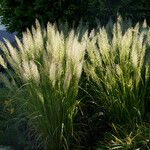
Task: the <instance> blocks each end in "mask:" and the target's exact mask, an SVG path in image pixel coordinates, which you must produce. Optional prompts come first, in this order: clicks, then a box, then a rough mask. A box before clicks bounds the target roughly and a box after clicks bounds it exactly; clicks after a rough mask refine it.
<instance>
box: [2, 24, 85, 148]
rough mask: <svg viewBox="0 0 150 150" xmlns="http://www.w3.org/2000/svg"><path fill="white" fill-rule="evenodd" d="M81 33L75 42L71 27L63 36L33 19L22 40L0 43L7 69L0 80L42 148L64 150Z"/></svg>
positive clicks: (73, 107) (71, 114) (70, 131)
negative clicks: (30, 27) (14, 45)
mask: <svg viewBox="0 0 150 150" xmlns="http://www.w3.org/2000/svg"><path fill="white" fill-rule="evenodd" d="M80 36H81V35H80ZM82 37H83V38H81V37H80V42H79V40H78V38H79V36H78V35H75V32H74V31H70V32H69V33H68V36H67V37H65V36H64V35H63V33H61V32H59V31H58V30H57V29H56V28H55V26H54V25H51V24H50V23H48V25H47V29H41V26H40V24H39V23H38V21H36V27H32V31H31V32H30V31H29V30H27V31H26V32H25V33H23V38H22V41H20V40H19V39H18V38H17V37H16V43H17V48H14V47H13V46H12V45H11V44H10V43H9V42H8V41H7V40H5V42H6V45H4V44H2V43H1V49H2V51H3V53H4V57H6V58H5V59H4V57H2V56H0V64H1V65H2V66H3V67H4V68H5V70H6V73H7V76H4V75H3V74H0V79H1V82H3V83H4V84H5V86H6V87H7V88H8V89H9V90H10V91H14V96H13V97H12V98H14V100H15V101H16V103H17V104H18V106H19V108H20V111H21V113H23V115H24V116H25V117H26V118H27V120H28V122H29V125H30V127H31V129H30V130H33V131H34V133H36V139H37V141H38V140H39V141H40V139H42V141H43V143H42V144H44V147H45V149H49V150H59V149H62V148H65V149H69V146H70V143H71V139H72V137H73V117H74V115H75V113H76V106H77V104H78V101H77V100H76V96H77V93H78V82H79V79H80V76H81V71H82V65H83V60H84V53H85V46H86V43H85V40H84V39H85V38H86V33H85V34H84V35H83V36H82ZM5 60H6V61H8V64H9V66H10V68H11V69H8V67H7V63H6V61H5Z"/></svg>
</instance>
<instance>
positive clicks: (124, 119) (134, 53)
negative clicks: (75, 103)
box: [84, 18, 150, 125]
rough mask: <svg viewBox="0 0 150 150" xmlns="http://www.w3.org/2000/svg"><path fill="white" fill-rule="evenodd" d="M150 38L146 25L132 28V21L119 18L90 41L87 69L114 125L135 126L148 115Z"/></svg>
mask: <svg viewBox="0 0 150 150" xmlns="http://www.w3.org/2000/svg"><path fill="white" fill-rule="evenodd" d="M149 35H150V29H149V27H148V26H147V25H146V23H145V22H144V24H143V26H141V27H140V25H139V24H137V25H136V26H135V27H131V25H130V22H123V21H122V20H121V19H120V18H118V21H117V22H116V23H115V24H114V25H112V22H110V23H109V24H108V25H107V26H106V28H104V27H101V28H100V29H99V32H97V33H94V32H92V33H91V35H90V38H89V39H88V42H87V53H88V59H87V60H86V63H85V67H84V70H85V72H86V74H87V77H88V79H89V80H90V81H91V86H92V89H93V90H94V92H96V99H97V102H98V103H100V104H102V105H104V106H105V107H106V108H107V112H108V116H110V117H111V119H112V120H113V121H114V122H117V123H121V124H124V123H131V125H133V123H136V122H137V121H141V119H142V118H143V116H144V114H145V107H146V106H145V104H146V99H145V98H146V94H147V93H148V92H149V90H150V88H149V86H148V83H149V76H150V69H149V68H150V63H149V62H150V61H149V55H148V54H150V51H149V50H150V49H149V45H150V36H149ZM94 97H95V96H94Z"/></svg>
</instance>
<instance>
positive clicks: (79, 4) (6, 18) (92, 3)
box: [0, 0, 150, 32]
mask: <svg viewBox="0 0 150 150" xmlns="http://www.w3.org/2000/svg"><path fill="white" fill-rule="evenodd" d="M0 4H1V7H0V15H2V16H3V19H2V22H3V23H4V24H5V25H6V26H7V28H8V30H9V31H19V32H22V31H24V30H25V29H26V27H30V26H31V24H33V23H34V21H35V18H38V19H39V20H40V21H41V22H42V23H43V24H46V23H47V22H48V21H50V22H56V21H58V20H61V21H65V20H67V21H68V22H69V23H70V24H71V23H72V22H75V23H78V22H79V20H80V19H81V18H82V20H83V21H85V22H86V21H88V22H89V24H90V26H91V27H94V26H95V25H96V21H95V18H98V19H100V21H101V22H102V23H105V22H107V21H108V18H109V17H112V18H114V17H115V16H116V14H117V13H120V14H121V15H122V16H123V17H130V18H131V19H132V20H133V22H137V21H143V19H144V18H146V19H147V20H148V23H149V24H150V1H148V0H138V1H137V0H0Z"/></svg>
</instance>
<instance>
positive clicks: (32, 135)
mask: <svg viewBox="0 0 150 150" xmlns="http://www.w3.org/2000/svg"><path fill="white" fill-rule="evenodd" d="M59 27H60V28H61V27H62V28H61V29H60V30H59V29H58V28H57V27H56V26H55V25H52V24H50V23H48V24H47V28H46V29H43V28H41V26H40V24H39V23H38V21H36V26H35V27H34V26H33V27H32V31H29V30H28V29H27V31H26V32H24V33H23V37H22V39H21V40H20V39H19V38H17V37H16V47H13V46H12V45H11V44H10V42H9V41H7V40H5V44H4V43H1V44H0V47H1V49H2V54H1V55H0V64H1V66H3V68H4V70H5V71H4V72H1V73H0V82H1V85H2V88H1V93H2V90H3V89H5V93H6V90H7V94H6V96H5V99H6V100H5V99H3V96H2V94H1V95H0V99H3V101H4V103H5V102H10V101H11V104H10V108H9V110H10V114H11V113H12V114H13V113H14V112H15V117H14V118H13V120H17V122H19V123H20V122H22V121H25V122H26V124H27V127H26V128H27V132H28V135H27V136H28V138H29V139H30V140H31V141H34V142H33V144H34V148H35V149H40V148H41V149H45V150H60V149H67V150H68V149H72V147H71V146H72V143H74V142H73V141H74V140H76V141H78V139H77V137H78V136H75V135H76V134H77V133H75V130H74V128H73V127H74V117H75V115H76V113H78V108H81V107H78V106H79V102H80V101H79V100H77V95H78V96H79V97H81V98H82V96H83V97H84V98H83V99H85V101H86V100H87V101H89V100H88V99H86V98H85V97H90V98H91V99H92V101H91V102H85V105H86V104H87V103H88V104H90V103H91V104H92V103H93V104H96V106H102V107H104V110H105V115H106V116H107V118H108V119H109V120H108V122H112V123H114V124H119V125H121V126H122V125H124V126H126V127H127V128H128V129H131V128H132V127H133V128H136V127H137V124H141V123H142V121H143V119H144V116H148V114H149V113H148V112H149V109H148V107H149V104H150V94H149V90H150V78H149V77H150V61H149V59H150V55H149V54H150V28H149V27H148V26H147V25H146V22H144V23H143V25H140V24H137V25H136V26H134V27H132V24H131V21H130V20H126V21H125V20H122V19H121V18H118V21H117V22H116V23H114V24H113V22H112V21H111V20H110V21H109V23H108V24H107V26H106V27H99V28H98V30H93V31H91V32H90V34H88V32H87V31H86V30H85V28H83V27H82V25H81V26H79V27H78V28H77V29H76V30H69V29H67V24H66V26H65V27H63V26H62V25H60V26H59ZM61 30H62V31H61ZM82 73H83V74H82ZM84 73H85V74H84ZM80 78H81V80H80ZM82 79H83V80H82ZM79 81H80V82H81V85H84V84H85V86H83V88H81V89H82V90H83V91H84V92H82V94H81V93H80V92H78V91H79V85H80V83H79ZM86 84H89V85H88V88H86V89H85V88H84V87H86ZM83 93H84V94H83ZM80 94H81V95H80ZM87 95H88V96H87ZM8 99H9V101H8ZM83 103H84V102H83ZM12 104H13V107H12ZM83 106H84V105H83ZM83 106H82V107H83ZM85 108H89V105H88V107H87V106H85ZM83 109H84V108H83ZM97 111H98V110H94V111H91V113H92V112H96V114H103V112H101V110H100V111H98V112H97ZM2 112H3V113H5V111H2V110H1V112H0V113H2ZM87 112H88V113H89V112H90V110H87ZM100 112H101V113H100ZM80 113H81V114H82V117H80ZM80 113H78V115H77V116H79V118H82V119H81V120H84V122H89V120H90V122H92V120H91V119H92V118H94V120H95V121H96V124H97V126H99V123H98V119H96V118H97V115H96V118H95V117H91V118H90V119H88V118H86V116H95V115H94V114H90V115H87V114H84V113H83V112H82V110H80ZM0 115H1V116H2V115H3V114H0ZM84 116H85V118H84ZM79 118H77V120H78V119H79ZM99 118H102V117H99ZM147 118H149V117H147ZM79 122H80V121H79ZM83 124H84V123H83ZM88 124H90V123H88ZM96 124H95V125H96ZM76 126H77V125H76ZM85 126H86V125H85ZM97 126H96V127H95V129H103V128H100V127H97ZM92 128H94V124H92ZM77 129H79V128H78V127H77ZM87 129H88V128H87ZM90 130H91V132H93V130H94V129H90ZM84 131H85V132H86V129H85V130H84V129H83V131H81V132H80V131H79V132H80V133H82V132H84ZM130 131H131V130H130ZM138 131H139V130H137V132H138ZM140 131H142V129H141V130H140ZM79 132H78V133H79ZM87 132H88V131H87ZM93 133H95V130H94V132H93ZM83 134H84V133H83ZM135 134H136V133H135ZM137 134H139V133H137ZM140 134H141V132H140ZM84 135H87V134H84ZM97 135H98V134H97ZM100 135H101V134H100ZM126 135H127V136H128V137H129V138H130V139H131V138H133V139H134V137H132V134H130V133H129V135H128V133H127V134H126ZM110 137H112V138H113V137H114V138H115V140H119V141H120V142H121V144H122V145H123V146H122V145H121V146H122V147H123V148H124V140H123V141H121V140H120V139H121V138H122V137H117V136H116V137H115V135H113V136H110ZM124 137H125V136H123V138H124ZM79 138H80V137H79ZM119 138H120V139H119ZM125 138H126V137H125ZM146 138H147V137H146ZM85 139H86V138H85ZM139 139H140V137H139ZM108 140H109V139H108ZM142 140H143V139H142ZM78 142H79V143H80V140H79V141H78ZM125 142H126V141H125ZM85 143H86V142H85ZM114 143H116V142H114ZM131 144H132V143H131ZM134 145H135V144H134ZM115 146H116V145H115ZM117 146H118V145H117ZM127 146H131V147H132V145H127ZM77 147H78V146H77Z"/></svg>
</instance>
